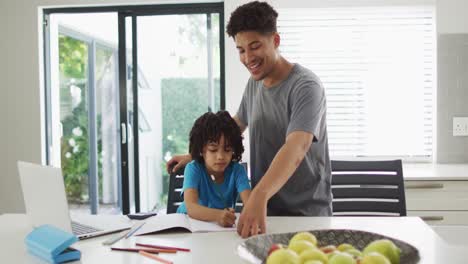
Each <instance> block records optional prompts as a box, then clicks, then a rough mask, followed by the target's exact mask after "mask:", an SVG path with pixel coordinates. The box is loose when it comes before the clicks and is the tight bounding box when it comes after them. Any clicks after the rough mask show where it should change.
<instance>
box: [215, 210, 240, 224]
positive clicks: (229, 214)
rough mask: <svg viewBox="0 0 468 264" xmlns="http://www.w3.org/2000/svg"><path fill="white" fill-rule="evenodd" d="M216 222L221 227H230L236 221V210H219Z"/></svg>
mask: <svg viewBox="0 0 468 264" xmlns="http://www.w3.org/2000/svg"><path fill="white" fill-rule="evenodd" d="M217 222H218V224H219V225H220V226H222V227H232V226H233V225H234V224H235V223H236V211H235V210H234V209H233V208H226V209H224V210H220V211H219V216H218V219H217Z"/></svg>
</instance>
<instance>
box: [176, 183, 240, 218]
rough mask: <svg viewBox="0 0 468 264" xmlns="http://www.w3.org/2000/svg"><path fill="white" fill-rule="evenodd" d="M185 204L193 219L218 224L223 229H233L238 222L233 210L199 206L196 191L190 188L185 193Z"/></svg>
mask: <svg viewBox="0 0 468 264" xmlns="http://www.w3.org/2000/svg"><path fill="white" fill-rule="evenodd" d="M184 202H185V206H186V207H187V214H188V215H189V216H190V217H191V218H193V219H197V220H201V221H208V222H217V223H218V224H219V225H220V226H223V227H232V226H233V225H234V223H235V221H236V216H235V214H234V211H233V210H220V209H213V208H208V207H206V206H202V205H199V204H198V191H197V190H196V189H192V188H189V189H186V190H185V191H184Z"/></svg>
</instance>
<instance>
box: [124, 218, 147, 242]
mask: <svg viewBox="0 0 468 264" xmlns="http://www.w3.org/2000/svg"><path fill="white" fill-rule="evenodd" d="M145 223H146V222H143V223H142V224H141V225H139V226H137V227H136V228H134V229H133V230H132V231H130V232H128V234H127V235H126V236H125V238H129V237H131V236H132V235H133V234H134V233H135V232H136V231H138V229H140V228H141V227H142V226H143V225H144V224H145Z"/></svg>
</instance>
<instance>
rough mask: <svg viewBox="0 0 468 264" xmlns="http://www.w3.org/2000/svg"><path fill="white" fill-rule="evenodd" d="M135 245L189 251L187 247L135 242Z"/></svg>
mask: <svg viewBox="0 0 468 264" xmlns="http://www.w3.org/2000/svg"><path fill="white" fill-rule="evenodd" d="M136 245H137V246H140V247H148V248H156V249H173V250H177V251H186V252H190V249H188V248H179V247H168V246H159V245H150V244H142V243H136Z"/></svg>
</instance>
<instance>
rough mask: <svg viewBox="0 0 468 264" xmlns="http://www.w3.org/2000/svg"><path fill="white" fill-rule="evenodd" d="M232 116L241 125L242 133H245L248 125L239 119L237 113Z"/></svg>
mask: <svg viewBox="0 0 468 264" xmlns="http://www.w3.org/2000/svg"><path fill="white" fill-rule="evenodd" d="M232 118H233V119H234V121H236V124H237V125H238V126H239V128H240V130H241V133H244V131H245V129H246V128H247V126H246V125H245V124H244V123H242V122H241V121H240V119H239V117H237V115H235V116H233V117H232Z"/></svg>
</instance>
